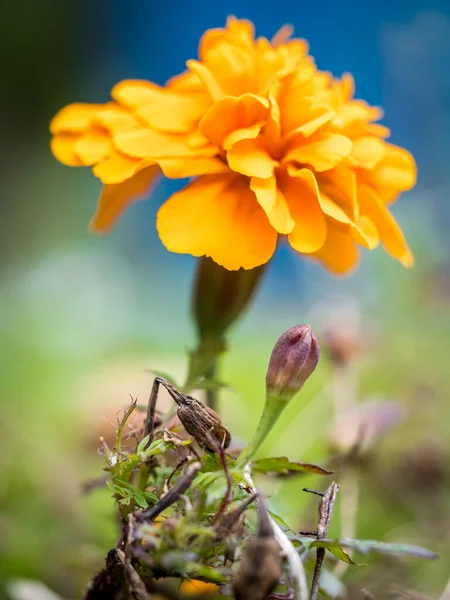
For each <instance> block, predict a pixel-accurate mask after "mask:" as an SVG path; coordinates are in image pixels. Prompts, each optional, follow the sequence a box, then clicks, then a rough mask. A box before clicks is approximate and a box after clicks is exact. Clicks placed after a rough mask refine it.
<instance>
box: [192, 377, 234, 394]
mask: <svg viewBox="0 0 450 600" xmlns="http://www.w3.org/2000/svg"><path fill="white" fill-rule="evenodd" d="M225 388H226V389H230V388H231V386H230V385H228V384H227V383H223V382H222V381H213V380H209V379H202V380H200V381H197V382H196V383H195V389H196V390H208V391H215V390H222V389H225Z"/></svg>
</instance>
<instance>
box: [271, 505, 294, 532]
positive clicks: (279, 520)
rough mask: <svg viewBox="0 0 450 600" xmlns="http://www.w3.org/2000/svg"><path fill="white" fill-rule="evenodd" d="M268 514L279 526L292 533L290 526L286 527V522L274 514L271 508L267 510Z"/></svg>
mask: <svg viewBox="0 0 450 600" xmlns="http://www.w3.org/2000/svg"><path fill="white" fill-rule="evenodd" d="M269 514H270V516H271V517H273V518H274V519H275V520H276V521H278V523H280V525H282V526H283V527H285V528H286V529H287V530H288V531H292V527H290V525H288V523H286V521H285V520H284V519H283V517H282V516H281V515H280V514H278V513H277V512H275V511H274V510H272V509H271V508H270V509H269Z"/></svg>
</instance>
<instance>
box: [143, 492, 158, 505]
mask: <svg viewBox="0 0 450 600" xmlns="http://www.w3.org/2000/svg"><path fill="white" fill-rule="evenodd" d="M142 495H143V496H144V498H145V499H146V500H147V501H148V502H152V503H153V504H156V503H157V502H158V498H157V497H156V496H155V494H152V493H151V492H142Z"/></svg>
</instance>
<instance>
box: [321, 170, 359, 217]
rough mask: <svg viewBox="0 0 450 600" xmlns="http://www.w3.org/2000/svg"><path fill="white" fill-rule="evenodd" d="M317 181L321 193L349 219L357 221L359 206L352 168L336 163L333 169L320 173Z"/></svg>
mask: <svg viewBox="0 0 450 600" xmlns="http://www.w3.org/2000/svg"><path fill="white" fill-rule="evenodd" d="M318 181H319V188H320V191H321V193H323V194H325V195H326V196H327V197H328V198H329V199H331V200H332V201H333V202H334V203H335V204H337V205H338V206H339V207H340V208H342V210H343V211H344V212H345V214H346V215H348V217H349V219H350V220H351V221H357V220H358V218H359V207H358V200H357V194H356V175H355V173H354V171H353V169H351V168H349V167H347V166H345V165H338V166H337V167H335V168H334V169H330V170H329V171H326V172H325V173H321V174H320V177H319V178H318ZM330 216H331V215H330ZM344 222H346V220H345V221H344Z"/></svg>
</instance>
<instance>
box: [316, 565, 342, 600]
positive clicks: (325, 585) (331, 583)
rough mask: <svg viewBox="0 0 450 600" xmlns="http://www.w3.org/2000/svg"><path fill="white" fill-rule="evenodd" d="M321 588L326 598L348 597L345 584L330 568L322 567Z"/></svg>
mask: <svg viewBox="0 0 450 600" xmlns="http://www.w3.org/2000/svg"><path fill="white" fill-rule="evenodd" d="M319 589H320V591H321V593H322V594H323V595H324V596H325V597H326V598H332V599H333V600H334V599H335V598H344V597H346V588H345V585H344V584H343V583H342V581H340V580H339V579H338V578H337V577H336V576H335V575H334V574H333V573H332V572H331V571H328V569H324V568H322V570H321V572H320V582H319Z"/></svg>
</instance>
